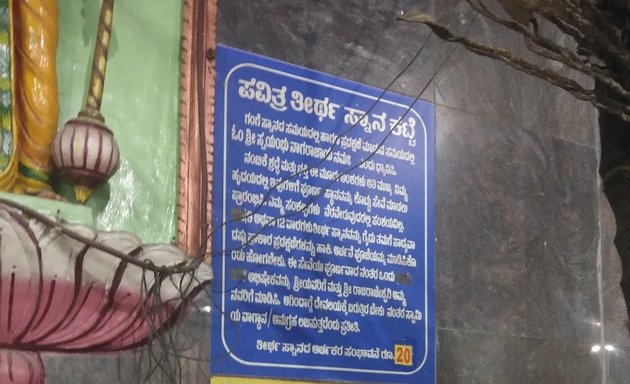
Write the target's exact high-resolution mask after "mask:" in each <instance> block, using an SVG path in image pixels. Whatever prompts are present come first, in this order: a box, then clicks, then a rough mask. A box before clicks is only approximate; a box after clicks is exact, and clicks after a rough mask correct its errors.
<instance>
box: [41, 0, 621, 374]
mask: <svg viewBox="0 0 630 384" xmlns="http://www.w3.org/2000/svg"><path fill="white" fill-rule="evenodd" d="M419 9H422V10H425V11H428V12H430V13H432V14H434V15H436V17H437V18H438V19H439V20H443V21H445V22H448V23H450V24H451V25H453V26H455V28H456V29H457V30H459V31H461V32H463V33H466V34H467V35H469V36H473V37H476V38H478V39H480V40H483V41H486V42H492V43H495V44H499V45H501V46H504V47H507V48H510V49H512V50H514V51H516V52H519V53H522V54H525V55H527V51H526V49H525V48H524V46H523V44H522V41H521V40H520V39H519V38H518V37H517V36H514V35H513V34H511V33H509V32H508V31H506V30H504V29H500V28H498V27H494V26H493V25H492V24H490V23H489V22H487V21H486V20H484V19H482V18H475V17H472V16H471V13H470V11H469V8H468V7H467V6H466V3H465V2H464V1H450V0H449V1H446V0H427V1H423V2H420V1H412V0H391V1H382V0H343V1H341V0H336V1H335V0H319V1H312V0H311V1H307V0H259V1H248V0H224V1H220V5H219V41H220V42H221V43H224V44H227V45H230V46H233V47H237V48H241V49H245V50H248V51H252V52H255V53H260V54H263V55H266V56H270V57H274V58H277V59H280V60H285V61H288V62H291V63H294V64H298V65H302V66H306V67H309V68H313V69H317V70H321V71H324V72H327V73H330V74H333V75H337V76H342V77H346V78H349V79H351V80H355V81H359V82H363V83H366V84H370V85H374V86H378V87H387V86H388V85H389V84H390V82H392V80H393V79H395V78H396V76H397V74H398V73H399V72H400V71H401V70H402V69H403V68H404V67H405V66H406V65H408V64H409V62H410V61H411V60H412V58H413V56H414V55H415V53H416V52H417V51H418V50H419V49H422V52H421V53H420V54H419V56H418V58H417V59H416V60H415V61H414V62H413V63H412V64H411V66H410V67H409V68H408V69H407V70H406V71H405V73H404V74H403V75H402V76H401V77H400V78H398V79H397V81H395V83H394V84H393V86H392V89H394V90H396V91H398V92H401V93H404V94H407V95H411V96H417V95H418V94H422V98H424V99H427V100H430V101H432V102H435V104H436V113H437V116H436V121H437V128H436V133H437V139H436V140H437V143H436V149H437V159H436V164H437V165H436V167H437V169H436V209H435V211H436V217H435V222H436V281H437V287H436V292H437V298H436V299H437V300H436V310H437V324H438V355H437V361H438V363H437V364H438V366H437V370H438V383H439V384H475V383H480V384H502V383H506V384H565V383H566V384H569V383H570V384H627V383H628V382H629V381H630V364H628V361H630V337H629V336H628V333H627V331H626V330H625V329H624V325H623V321H624V319H625V308H624V306H623V301H622V298H621V291H620V289H619V287H618V281H619V278H620V267H619V265H620V263H619V260H618V256H617V254H616V251H615V249H614V245H613V243H612V239H613V236H614V231H615V223H614V218H613V216H612V213H611V211H610V208H609V206H608V203H607V202H606V200H605V198H604V197H603V194H602V192H601V188H600V182H599V179H598V175H597V166H598V156H599V155H598V130H597V129H598V126H597V112H596V111H595V110H594V109H593V108H592V107H591V106H590V105H589V104H585V103H582V102H578V101H576V100H575V99H574V98H572V97H571V96H570V95H568V94H567V93H565V92H564V91H561V90H558V89H555V88H553V87H551V86H549V85H547V84H546V83H544V82H543V81H540V80H537V79H534V78H531V77H528V76H526V75H523V74H520V73H518V72H515V71H514V70H512V69H510V68H508V67H507V66H505V65H503V64H500V63H496V62H494V61H491V60H489V59H486V58H481V57H478V56H475V55H473V54H470V53H468V52H467V51H465V50H463V49H462V48H461V47H458V46H456V45H452V44H446V43H443V42H442V41H440V40H439V39H438V38H437V37H436V36H434V35H432V34H430V33H429V30H428V28H426V27H424V26H422V25H419V24H408V23H404V22H400V21H397V20H396V18H397V16H399V15H401V14H404V13H407V12H412V11H413V10H419ZM559 38H560V37H559ZM567 43H570V42H567ZM557 69H559V70H563V69H562V68H557ZM580 80H581V81H587V80H584V79H580ZM206 320H207V319H206V317H204V314H203V313H198V314H196V315H195V316H193V318H192V319H191V320H190V321H191V322H192V323H191V324H192V326H190V327H188V328H187V329H188V332H192V333H193V334H192V336H193V341H198V340H202V341H201V344H203V343H204V342H205V341H203V340H207V337H208V336H207V333H203V331H204V329H207V323H206ZM186 335H187V336H188V337H190V336H191V334H190V333H188V334H186ZM180 338H182V337H180ZM183 339H185V340H188V339H187V337H183ZM143 356H144V357H146V356H147V351H140V352H136V353H127V354H123V355H121V356H115V357H114V356H112V357H101V358H76V359H67V358H63V359H61V358H59V357H49V358H48V359H47V361H46V363H47V366H48V368H49V381H50V383H52V384H56V383H65V382H77V383H79V382H80V383H84V382H85V383H87V382H90V383H92V384H99V383H111V382H129V383H132V382H137V381H134V379H133V376H132V374H133V372H134V369H137V368H138V366H139V364H135V363H134V361H135V360H134V359H140V358H141V357H143ZM197 357H198V356H193V360H190V358H189V359H183V360H181V361H183V362H184V363H185V364H187V367H188V368H185V369H184V375H187V376H185V377H183V378H182V382H183V383H202V382H206V381H205V378H204V376H203V373H204V372H203V371H204V370H205V368H206V365H207V364H206V363H200V364H196V362H197V360H194V359H196V358H197ZM201 357H202V358H203V357H205V358H207V356H201ZM191 361H192V362H194V363H195V364H192V363H191ZM191 364H192V365H191ZM145 368H146V366H145ZM96 369H98V370H99V372H103V370H105V371H111V373H112V375H111V376H109V377H107V375H102V374H99V375H96V376H95V375H94V370H96ZM138 377H139V376H138ZM65 378H68V380H66V379H65ZM70 378H72V379H70ZM167 379H168V378H167V377H166V376H165V375H163V374H160V373H156V374H155V375H154V376H153V378H152V379H151V380H150V382H152V383H166V382H168V381H167ZM116 380H119V381H116Z"/></svg>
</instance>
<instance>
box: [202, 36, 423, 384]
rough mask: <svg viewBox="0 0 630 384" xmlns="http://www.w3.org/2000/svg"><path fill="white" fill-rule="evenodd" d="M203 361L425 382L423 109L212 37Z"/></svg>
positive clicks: (227, 368) (231, 367) (262, 371)
mask: <svg viewBox="0 0 630 384" xmlns="http://www.w3.org/2000/svg"><path fill="white" fill-rule="evenodd" d="M216 89H217V92H216V113H215V116H216V126H215V141H214V146H215V152H214V180H213V183H214V184H213V230H214V235H213V239H212V247H213V259H212V264H213V269H214V272H215V282H214V285H213V298H214V302H215V308H214V309H213V312H212V313H213V315H212V349H211V371H212V374H213V375H227V376H254V377H277V378H295V379H304V380H309V379H312V380H331V381H360V382H387V383H414V384H418V383H423V384H433V383H435V319H434V273H433V266H434V250H433V239H434V229H433V185H434V182H433V177H434V169H433V167H434V165H433V163H434V107H433V105H432V104H430V103H427V102H424V101H418V100H414V99H412V98H409V97H406V96H401V95H398V94H395V93H392V92H385V91H383V90H379V89H376V88H373V87H369V86H366V85H362V84H358V83H355V82H351V81H347V80H344V79H340V78H337V77H333V76H330V75H326V74H323V73H320V72H315V71H312V70H308V69H305V68H301V67H297V66H294V65H290V64H286V63H282V62H279V61H275V60H272V59H268V58H265V57H261V56H257V55H253V54H249V53H246V52H242V51H239V50H236V49H232V48H228V47H224V46H220V47H219V48H218V50H217V88H216Z"/></svg>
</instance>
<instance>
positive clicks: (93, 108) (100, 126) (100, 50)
mask: <svg viewBox="0 0 630 384" xmlns="http://www.w3.org/2000/svg"><path fill="white" fill-rule="evenodd" d="M113 10H114V0H103V4H102V6H101V15H100V18H99V23H98V33H97V36H96V45H95V48H94V58H93V61H92V72H91V76H90V88H89V90H88V97H87V101H86V103H85V108H84V109H83V110H81V112H79V115H78V116H77V117H76V118H74V119H71V120H68V121H67V122H66V124H65V125H64V127H63V129H62V130H61V131H59V132H57V135H56V136H55V139H54V141H53V160H54V162H55V165H56V166H57V169H58V170H59V173H60V175H61V177H62V178H63V179H64V180H65V181H67V182H68V183H70V184H72V185H73V186H74V194H75V197H76V200H77V202H79V203H81V204H83V203H85V202H86V201H87V200H88V199H89V198H90V196H91V195H92V190H93V189H94V188H95V187H96V186H97V185H99V184H101V183H103V182H105V181H107V180H108V179H109V178H110V177H111V176H112V175H113V174H114V173H115V172H116V170H117V169H118V162H119V160H120V152H119V149H118V144H117V143H116V140H115V138H114V134H113V133H112V131H111V130H109V128H107V126H106V125H105V119H104V118H103V116H102V115H101V112H100V109H101V101H102V99H103V84H104V82H105V71H106V67H107V52H108V49H109V41H110V38H111V33H112V16H113Z"/></svg>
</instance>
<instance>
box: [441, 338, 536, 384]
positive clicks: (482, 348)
mask: <svg viewBox="0 0 630 384" xmlns="http://www.w3.org/2000/svg"><path fill="white" fill-rule="evenodd" d="M438 343H439V345H438V354H437V371H438V380H437V382H438V384H488V383H510V384H525V383H526V381H525V360H524V359H523V356H524V354H525V341H524V339H523V338H521V337H511V336H498V335H493V334H487V333H475V332H458V331H451V330H445V329H440V330H439V331H438Z"/></svg>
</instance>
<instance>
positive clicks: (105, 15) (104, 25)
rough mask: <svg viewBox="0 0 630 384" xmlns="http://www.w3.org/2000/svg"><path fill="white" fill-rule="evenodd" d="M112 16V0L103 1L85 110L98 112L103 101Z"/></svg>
mask: <svg viewBox="0 0 630 384" xmlns="http://www.w3.org/2000/svg"><path fill="white" fill-rule="evenodd" d="M113 14H114V0H103V4H102V5H101V15H100V17H99V20H98V32H97V34H96V44H95V45H94V57H93V59H92V72H91V74H90V86H89V88H88V96H87V100H86V102H85V109H87V110H93V111H100V109H101V102H102V100H103V85H104V83H105V72H106V68H107V53H108V51H109V42H110V40H111V36H112V17H113Z"/></svg>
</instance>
